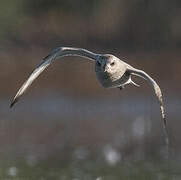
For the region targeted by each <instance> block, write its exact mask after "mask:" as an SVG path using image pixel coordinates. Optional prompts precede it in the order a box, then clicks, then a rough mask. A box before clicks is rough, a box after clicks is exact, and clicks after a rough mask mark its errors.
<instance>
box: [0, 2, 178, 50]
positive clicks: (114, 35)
mask: <svg viewBox="0 0 181 180" xmlns="http://www.w3.org/2000/svg"><path fill="white" fill-rule="evenodd" d="M180 8H181V2H180V1H178V0H173V1H170V0H165V1H163V0H153V1H146V0H134V1H126V0H113V1H109V0H86V1H85V0H76V1H75V0H66V1H65V0H54V1H51V0H24V1H23V0H15V1H10V0H8V1H2V2H1V5H0V22H1V30H0V38H1V39H7V38H14V39H15V40H18V41H19V42H22V43H23V42H24V41H26V40H27V38H25V36H23V34H24V33H25V32H27V30H28V33H29V36H31V37H32V33H34V35H33V36H36V34H39V32H43V31H44V32H46V34H51V37H52V41H53V39H56V38H59V39H60V40H62V41H64V42H65V41H66V40H67V39H68V40H69V42H70V41H73V42H75V39H76V42H77V41H78V42H80V43H81V41H83V42H84V41H89V42H90V43H93V44H95V43H94V41H95V40H96V44H97V45H106V46H109V47H121V48H125V49H127V50H146V51H150V50H159V49H165V48H166V49H175V48H178V47H180V44H181V24H180V18H181V13H180ZM13 29H16V33H15V32H14V31H13ZM72 29H74V31H72ZM17 30H19V31H17ZM18 33H19V34H18ZM43 35H44V34H43V33H42V36H43ZM22 36H23V37H22ZM38 36H39V39H41V37H40V36H41V34H39V35H38Z"/></svg>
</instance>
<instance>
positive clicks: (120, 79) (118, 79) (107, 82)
mask: <svg viewBox="0 0 181 180" xmlns="http://www.w3.org/2000/svg"><path fill="white" fill-rule="evenodd" d="M96 77H97V79H98V81H99V83H100V84H101V85H102V86H103V87H104V88H111V87H112V88H113V87H119V86H120V85H121V84H124V83H125V82H126V81H127V79H128V78H127V77H124V76H121V75H120V74H119V73H113V74H109V73H106V72H96Z"/></svg>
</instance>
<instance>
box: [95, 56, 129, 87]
mask: <svg viewBox="0 0 181 180" xmlns="http://www.w3.org/2000/svg"><path fill="white" fill-rule="evenodd" d="M125 71H126V65H125V63H124V62H123V61H121V60H120V59H118V58H117V57H115V56H113V55H111V54H103V55H99V56H98V57H97V59H96V63H95V72H96V76H97V79H98V81H99V82H100V83H101V84H102V86H103V87H115V86H118V85H119V84H120V78H121V77H122V76H123V74H124V73H125Z"/></svg>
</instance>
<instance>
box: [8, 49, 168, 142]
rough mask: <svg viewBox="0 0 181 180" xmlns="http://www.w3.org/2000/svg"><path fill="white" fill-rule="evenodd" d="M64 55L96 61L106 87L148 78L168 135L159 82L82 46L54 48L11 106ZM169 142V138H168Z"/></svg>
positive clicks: (114, 58)
mask: <svg viewBox="0 0 181 180" xmlns="http://www.w3.org/2000/svg"><path fill="white" fill-rule="evenodd" d="M64 56H80V57H84V58H88V59H90V60H93V61H95V72H96V77H97V79H98V81H99V83H100V84H101V85H102V86H103V87H104V88H120V89H122V88H124V86H125V85H127V84H133V85H135V86H139V85H138V84H136V83H135V82H133V81H132V79H131V77H132V75H135V76H139V77H141V78H143V79H145V80H147V81H148V82H149V83H150V84H151V85H152V86H153V89H154V91H155V95H156V96H157V99H158V102H159V104H160V110H161V116H162V120H163V127H164V130H165V133H166V136H167V129H166V118H165V109H164V104H163V100H162V92H161V89H160V87H159V86H158V84H157V83H156V82H155V81H154V80H153V79H152V78H151V77H150V76H149V75H148V74H147V73H146V72H144V71H143V70H139V69H136V68H134V67H132V66H130V65H129V64H127V63H125V62H124V61H122V60H120V59H119V58H117V57H115V56H114V55H111V54H96V53H93V52H91V51H88V50H86V49H82V48H74V47H58V48H56V49H55V50H53V51H52V52H51V53H50V54H49V55H48V56H46V57H45V58H43V60H42V62H41V63H40V64H39V65H38V67H37V68H36V69H35V70H34V71H33V72H32V74H31V75H30V76H29V78H28V79H27V80H26V81H25V82H24V84H23V85H22V86H21V88H20V89H19V90H18V92H17V94H16V95H15V97H14V99H13V101H12V102H11V105H10V107H13V105H14V104H15V103H16V102H17V101H18V100H19V98H20V97H21V96H22V95H23V94H24V93H25V91H26V90H27V89H28V87H29V86H30V85H31V84H32V83H33V81H34V80H35V79H36V78H37V77H38V76H39V75H40V74H41V73H42V72H43V71H44V70H45V69H46V68H47V67H48V66H49V65H50V64H51V63H52V62H54V61H55V60H57V59H59V58H61V57H64ZM166 142H167V143H168V138H167V139H166Z"/></svg>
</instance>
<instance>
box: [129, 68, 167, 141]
mask: <svg viewBox="0 0 181 180" xmlns="http://www.w3.org/2000/svg"><path fill="white" fill-rule="evenodd" d="M127 71H128V72H130V74H133V75H136V76H139V77H142V78H144V79H145V80H147V81H148V82H150V83H151V85H152V86H153V88H154V91H155V94H156V96H157V98H158V101H159V104H160V110H161V115H162V119H163V127H164V132H165V134H166V143H167V144H168V143H169V141H168V131H167V127H166V125H167V121H166V117H165V108H164V103H163V98H162V92H161V89H160V87H159V85H158V84H157V83H156V82H155V81H154V80H153V79H152V78H151V77H150V76H149V75H148V74H147V73H145V72H144V71H142V70H139V69H136V68H133V67H131V66H128V68H127Z"/></svg>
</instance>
